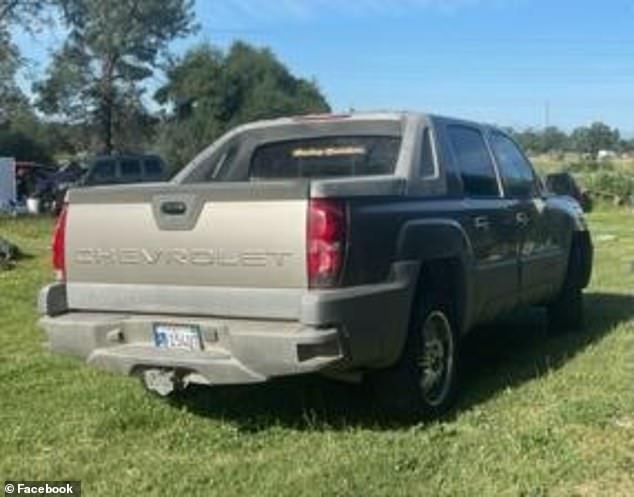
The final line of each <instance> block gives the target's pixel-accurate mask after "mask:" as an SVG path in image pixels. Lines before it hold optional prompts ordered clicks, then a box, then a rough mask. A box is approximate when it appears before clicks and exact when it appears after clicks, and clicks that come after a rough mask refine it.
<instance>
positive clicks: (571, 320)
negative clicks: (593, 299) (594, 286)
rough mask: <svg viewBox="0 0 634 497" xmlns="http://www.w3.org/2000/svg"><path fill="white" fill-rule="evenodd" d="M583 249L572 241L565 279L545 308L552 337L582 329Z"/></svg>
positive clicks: (579, 244)
mask: <svg viewBox="0 0 634 497" xmlns="http://www.w3.org/2000/svg"><path fill="white" fill-rule="evenodd" d="M583 258H584V249H583V246H582V243H580V242H579V241H578V240H574V241H573V244H572V247H571V248H570V258H569V260H568V269H567V271H566V278H565V280H564V284H563V287H562V289H561V291H560V292H559V295H558V296H557V297H556V298H555V300H553V301H552V302H551V303H550V304H548V306H547V308H546V309H547V312H548V329H549V332H550V333H551V334H553V335H558V334H562V333H566V332H571V331H581V330H582V329H583V291H582V283H581V280H583V278H584V276H583V269H584V260H583Z"/></svg>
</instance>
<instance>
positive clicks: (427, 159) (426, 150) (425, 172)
mask: <svg viewBox="0 0 634 497" xmlns="http://www.w3.org/2000/svg"><path fill="white" fill-rule="evenodd" d="M422 147H423V148H422V150H421V155H420V165H419V173H420V176H421V177H425V176H433V175H434V173H435V172H436V171H435V168H434V154H433V152H432V150H431V133H430V131H429V128H427V129H425V131H424V132H423V143H422Z"/></svg>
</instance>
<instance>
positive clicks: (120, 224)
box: [39, 113, 591, 385]
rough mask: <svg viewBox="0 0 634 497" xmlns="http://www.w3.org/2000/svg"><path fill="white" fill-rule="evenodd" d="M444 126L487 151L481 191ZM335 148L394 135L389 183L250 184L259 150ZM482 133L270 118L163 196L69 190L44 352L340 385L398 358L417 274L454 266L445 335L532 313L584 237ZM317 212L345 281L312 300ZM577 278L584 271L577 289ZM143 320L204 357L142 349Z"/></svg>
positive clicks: (371, 119)
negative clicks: (186, 341) (196, 338)
mask: <svg viewBox="0 0 634 497" xmlns="http://www.w3.org/2000/svg"><path fill="white" fill-rule="evenodd" d="M458 128H460V129H462V128H468V129H469V130H471V131H472V132H477V133H478V134H479V135H480V136H481V137H482V139H483V141H484V143H485V144H486V150H487V151H488V154H489V158H490V161H491V164H492V165H493V168H494V169H493V170H494V172H495V180H496V194H495V195H488V196H487V195H485V196H478V195H470V194H468V193H467V192H466V191H465V182H464V181H465V180H464V171H462V173H461V170H460V165H459V164H458V162H459V160H458V153H457V151H456V150H455V144H453V145H452V142H451V133H452V130H453V129H458ZM341 134H345V135H347V136H356V135H358V136H375V135H377V136H379V135H381V136H384V135H390V136H392V135H394V136H398V137H399V139H400V147H399V152H398V158H397V160H396V163H395V165H394V169H393V171H392V172H390V173H389V174H380V175H360V176H350V177H335V178H330V177H312V178H293V179H277V180H261V181H260V180H258V181H254V180H250V179H249V170H248V168H249V164H250V162H249V161H250V159H249V157H251V155H252V154H253V153H254V152H253V151H254V150H258V147H261V146H263V145H265V144H269V143H278V142H283V141H285V140H289V139H304V138H313V137H336V136H339V135H341ZM493 136H495V137H498V138H499V137H501V136H505V135H504V134H503V132H501V131H500V130H497V129H496V128H493V127H490V126H487V125H482V124H477V123H471V122H466V121H460V120H455V119H448V118H443V117H437V116H432V115H423V114H416V113H378V114H358V115H352V116H341V117H337V118H327V117H324V118H323V119H320V118H315V119H293V118H288V119H279V120H275V121H267V122H260V123H255V124H251V125H247V126H243V127H240V128H237V129H236V130H234V131H232V132H230V133H228V134H227V135H226V136H224V137H222V138H221V139H220V140H218V141H217V142H216V143H215V144H213V145H212V146H210V147H209V148H208V149H207V150H205V151H203V152H202V153H201V154H200V155H199V156H198V157H197V158H196V159H194V161H192V163H191V164H190V165H189V166H187V167H186V168H185V169H184V170H183V171H182V172H181V173H180V174H179V175H178V176H176V177H175V178H174V179H173V180H172V181H171V182H170V183H167V184H161V185H133V186H126V187H120V186H118V187H97V188H84V189H77V190H71V191H70V192H69V195H68V205H69V207H68V214H67V215H68V218H67V228H66V246H65V255H66V276H65V279H64V281H59V282H56V283H53V284H51V285H49V286H48V287H46V288H44V289H43V290H42V291H41V293H40V297H39V310H40V313H41V315H42V318H41V320H40V323H41V325H42V327H43V328H44V329H45V330H46V333H47V336H48V340H49V343H50V347H51V349H52V350H53V351H54V352H59V353H64V354H70V355H74V356H78V357H81V358H82V359H84V360H86V361H87V362H88V363H90V364H94V365H96V366H100V367H103V368H105V369H109V370H113V371H119V372H122V373H127V374H131V373H134V372H136V371H140V370H143V369H148V368H163V369H168V370H173V371H178V372H179V374H180V376H181V377H182V379H183V380H184V381H185V382H186V383H203V384H210V385H217V384H237V383H248V382H259V381H265V380H268V379H271V378H274V377H279V376H286V375H293V374H302V373H311V372H320V373H324V374H329V375H332V376H340V377H350V378H353V377H356V376H357V375H358V376H360V375H361V374H363V373H364V372H366V371H369V370H373V369H380V368H385V367H388V366H390V365H392V364H394V363H395V361H397V360H398V358H399V356H400V354H401V352H402V350H403V347H404V344H405V341H406V336H407V332H408V326H409V322H410V316H411V310H412V305H413V303H414V301H415V296H416V294H417V291H418V289H420V287H421V285H424V283H425V282H424V281H421V279H420V274H421V267H423V266H426V265H430V264H435V263H436V262H439V263H443V264H445V265H443V267H444V268H450V269H451V270H447V278H448V279H450V280H451V284H452V288H453V289H454V293H453V295H454V300H455V306H456V310H457V318H458V324H459V327H460V333H466V332H468V331H469V330H470V329H471V328H473V326H474V325H475V324H477V323H480V322H484V321H487V320H490V319H493V318H495V317H496V316H497V315H499V314H500V313H502V312H504V311H508V310H510V309H513V308H515V307H517V306H520V305H530V304H543V303H547V302H548V301H549V300H551V299H553V298H554V297H555V296H556V295H557V293H558V292H559V291H560V290H561V288H562V285H563V284H564V279H565V277H566V272H567V268H568V264H569V254H570V248H571V245H572V243H573V239H574V238H575V237H579V236H581V237H584V238H587V239H588V240H589V236H588V233H587V229H586V226H585V223H584V221H583V216H582V213H581V211H580V209H579V207H578V205H577V204H576V203H575V202H574V201H573V200H572V199H569V198H566V197H558V196H553V195H550V194H548V193H546V192H545V191H544V190H543V187H542V186H541V183H540V182H539V180H538V178H537V177H536V176H535V178H534V190H533V191H532V192H530V193H529V194H526V195H519V196H517V195H512V194H510V193H509V191H507V188H506V185H505V179H504V177H503V174H502V172H501V168H500V164H499V157H496V155H495V153H494V151H493V150H492V140H493V138H492V137H493ZM507 138H508V137H507ZM236 140H239V141H240V144H241V145H240V149H239V151H238V152H236V153H238V154H239V155H240V154H242V155H244V158H242V159H240V158H239V160H236V161H235V166H233V167H232V168H230V169H229V170H228V172H224V173H223V172H222V166H221V165H220V166H219V165H218V164H220V162H222V161H224V160H225V158H226V157H227V155H222V153H225V152H223V151H226V150H231V149H230V148H228V147H231V144H232V143H234V142H235V141H236ZM458 152H459V151H458ZM226 153H228V152H226ZM425 161H427V164H426V165H425V166H424V167H421V164H422V163H423V162H425ZM219 170H220V173H218V171H219ZM216 174H223V175H224V176H223V177H222V178H219V177H213V176H214V175H216ZM332 198H335V199H338V200H340V201H342V202H344V205H345V212H346V218H347V224H346V226H347V233H346V246H345V250H344V253H343V257H344V258H343V267H342V269H341V273H340V275H339V278H338V281H337V284H336V285H333V286H332V287H329V288H312V287H311V286H310V284H309V282H308V278H307V272H306V263H307V261H306V257H307V256H306V243H307V242H306V236H307V235H306V216H307V208H308V204H309V201H310V199H332ZM180 207H183V209H182V212H181V211H179V210H178V209H180ZM173 208H175V209H176V211H178V212H176V211H174V212H170V209H173ZM447 262H449V263H450V264H449V265H447V264H446V263H447ZM590 269H591V257H590V258H588V260H587V261H584V270H583V273H584V274H583V275H581V276H580V279H581V280H583V281H581V284H582V285H583V286H585V285H586V284H587V280H588V279H589V275H590ZM157 323H159V324H160V323H167V324H168V325H177V326H191V327H193V328H194V329H197V330H199V332H200V336H201V338H202V346H201V347H200V349H199V350H181V349H170V348H161V347H157V346H156V343H155V340H154V338H153V330H154V329H155V328H156V325H157Z"/></svg>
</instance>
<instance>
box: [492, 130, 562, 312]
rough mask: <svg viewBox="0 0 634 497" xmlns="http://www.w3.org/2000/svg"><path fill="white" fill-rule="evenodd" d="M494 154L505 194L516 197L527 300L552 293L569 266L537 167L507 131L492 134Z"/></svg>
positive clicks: (534, 301)
mask: <svg viewBox="0 0 634 497" xmlns="http://www.w3.org/2000/svg"><path fill="white" fill-rule="evenodd" d="M490 144H491V148H492V150H493V155H494V157H495V160H496V162H497V165H498V169H499V171H500V176H501V177H502V183H503V185H504V195H505V198H507V199H509V200H511V201H514V202H515V203H516V204H515V208H514V212H513V217H514V222H515V226H516V230H517V234H518V237H519V251H518V254H519V260H520V261H519V262H520V288H521V295H522V299H523V300H524V301H525V302H526V303H536V302H539V301H540V300H541V299H543V298H544V297H545V296H547V295H549V294H550V293H552V290H553V288H552V287H553V285H554V283H555V282H557V281H559V280H560V278H559V277H558V275H559V274H560V273H561V272H562V271H563V270H565V267H564V266H565V259H566V258H565V257H564V251H563V250H562V244H561V243H558V242H557V240H558V239H559V238H561V237H559V238H558V237H556V236H555V237H553V236H552V235H553V233H552V230H551V229H549V226H551V225H552V226H554V225H555V224H556V223H555V222H554V220H552V221H551V220H549V210H548V209H547V205H546V202H545V201H544V199H543V198H542V195H541V188H540V184H539V181H538V179H537V176H536V175H535V172H534V171H533V168H532V166H531V164H530V162H529V161H528V159H526V157H525V156H524V154H523V153H522V152H521V150H520V148H519V147H518V146H517V145H516V144H515V142H514V141H513V140H512V139H511V138H509V137H508V136H506V135H505V134H503V133H501V132H498V131H494V132H492V133H491V134H490Z"/></svg>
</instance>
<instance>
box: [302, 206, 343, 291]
mask: <svg viewBox="0 0 634 497" xmlns="http://www.w3.org/2000/svg"><path fill="white" fill-rule="evenodd" d="M345 248H346V212H345V205H344V204H343V202H341V201H338V200H332V199H311V200H310V201H309V204H308V222H307V248H306V252H307V253H306V266H307V271H308V285H309V287H310V288H328V287H333V286H335V285H337V283H338V282H339V277H340V274H341V269H342V267H343V259H344V255H345Z"/></svg>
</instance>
